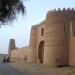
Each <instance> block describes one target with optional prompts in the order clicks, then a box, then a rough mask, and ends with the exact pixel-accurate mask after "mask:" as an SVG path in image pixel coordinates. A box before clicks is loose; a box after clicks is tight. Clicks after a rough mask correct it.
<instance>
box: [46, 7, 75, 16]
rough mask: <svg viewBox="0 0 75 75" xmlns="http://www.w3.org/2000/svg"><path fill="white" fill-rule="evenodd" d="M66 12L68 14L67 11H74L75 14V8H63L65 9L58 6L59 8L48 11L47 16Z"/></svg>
mask: <svg viewBox="0 0 75 75" xmlns="http://www.w3.org/2000/svg"><path fill="white" fill-rule="evenodd" d="M64 13H65V14H67V13H74V14H75V9H74V8H63V9H60V8H58V9H54V10H50V11H48V13H47V16H46V17H48V16H51V15H55V14H57V15H58V14H63V15H64ZM71 15H72V14H71ZM68 16H69V15H68Z"/></svg>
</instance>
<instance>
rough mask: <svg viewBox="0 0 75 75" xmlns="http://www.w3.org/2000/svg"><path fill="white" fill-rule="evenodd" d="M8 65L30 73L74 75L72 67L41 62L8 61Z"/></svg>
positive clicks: (33, 74) (32, 74) (39, 74)
mask: <svg viewBox="0 0 75 75" xmlns="http://www.w3.org/2000/svg"><path fill="white" fill-rule="evenodd" d="M10 65H11V66H12V67H14V68H16V69H17V70H19V71H20V72H23V73H25V71H26V70H27V71H28V72H30V73H31V75H75V68H74V67H62V68H55V67H45V66H43V65H41V64H33V63H27V62H22V63H21V62H20V63H10Z"/></svg>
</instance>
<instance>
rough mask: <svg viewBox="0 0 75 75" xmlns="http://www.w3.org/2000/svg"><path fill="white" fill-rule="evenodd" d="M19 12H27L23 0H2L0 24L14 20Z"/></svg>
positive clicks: (0, 0) (0, 3)
mask: <svg viewBox="0 0 75 75" xmlns="http://www.w3.org/2000/svg"><path fill="white" fill-rule="evenodd" d="M18 13H22V14H24V13H25V6H24V4H23V0H0V23H1V24H0V26H1V25H2V24H6V23H8V22H10V21H13V20H14V19H15V18H16V16H17V14H18Z"/></svg>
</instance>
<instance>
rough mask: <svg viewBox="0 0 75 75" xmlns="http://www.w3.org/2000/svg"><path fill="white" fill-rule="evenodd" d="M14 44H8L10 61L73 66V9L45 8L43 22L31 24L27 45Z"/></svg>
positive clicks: (74, 39) (74, 12) (74, 61)
mask: <svg viewBox="0 0 75 75" xmlns="http://www.w3.org/2000/svg"><path fill="white" fill-rule="evenodd" d="M14 45H15V44H14ZM12 47H13V48H12ZM15 48H16V47H15V46H13V45H12V46H10V44H9V51H10V52H9V53H10V59H11V61H21V60H22V61H24V60H25V61H27V62H33V63H42V64H44V65H46V66H64V65H71V66H75V10H74V9H73V8H72V9H70V8H68V9H65V8H63V10H60V9H58V10H55V9H54V11H48V13H47V15H46V19H45V20H44V21H43V22H41V23H40V24H38V25H34V26H32V28H31V33H30V42H29V46H28V47H26V48H19V49H15ZM12 49H13V50H12Z"/></svg>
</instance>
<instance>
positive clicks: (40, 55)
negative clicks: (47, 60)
mask: <svg viewBox="0 0 75 75" xmlns="http://www.w3.org/2000/svg"><path fill="white" fill-rule="evenodd" d="M43 58H44V41H43V40H42V41H41V42H40V43H39V45H38V60H39V63H43Z"/></svg>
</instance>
